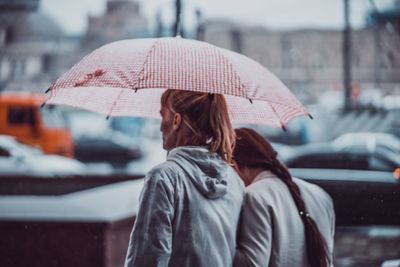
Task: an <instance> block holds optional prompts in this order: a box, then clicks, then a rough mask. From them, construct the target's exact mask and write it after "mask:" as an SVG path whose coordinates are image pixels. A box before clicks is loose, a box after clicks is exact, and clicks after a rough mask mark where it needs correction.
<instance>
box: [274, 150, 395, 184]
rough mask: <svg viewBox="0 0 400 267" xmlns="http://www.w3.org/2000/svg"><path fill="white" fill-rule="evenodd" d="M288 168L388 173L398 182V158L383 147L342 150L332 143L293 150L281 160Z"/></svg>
mask: <svg viewBox="0 0 400 267" xmlns="http://www.w3.org/2000/svg"><path fill="white" fill-rule="evenodd" d="M282 160H283V161H284V162H285V164H286V165H287V166H288V167H289V168H320V169H352V170H371V171H388V172H391V173H393V175H394V176H395V178H397V179H400V173H399V172H400V155H398V154H397V153H395V152H393V151H390V150H388V149H385V148H382V147H378V146H377V147H375V148H374V149H371V148H368V147H367V146H366V145H364V146H362V145H359V146H353V147H346V146H344V147H341V146H337V145H335V144H334V143H322V144H309V145H304V146H298V147H293V148H292V149H291V152H290V153H286V157H284V158H282Z"/></svg>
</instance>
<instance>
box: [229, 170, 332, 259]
mask: <svg viewBox="0 0 400 267" xmlns="http://www.w3.org/2000/svg"><path fill="white" fill-rule="evenodd" d="M293 181H294V182H295V183H296V184H297V186H298V187H299V189H300V192H301V195H302V198H303V200H304V203H305V204H306V206H307V210H308V213H309V214H310V216H311V217H312V218H313V219H314V221H315V222H316V224H317V226H318V229H319V231H320V233H321V235H322V236H323V237H324V239H325V241H326V245H327V251H328V256H329V257H330V259H332V253H333V235H334V227H335V214H334V210H333V204H332V200H331V198H330V196H329V195H328V194H327V193H326V192H325V191H323V190H322V189H321V188H320V187H318V186H316V185H313V184H311V183H308V182H305V181H303V180H300V179H295V178H294V179H293ZM255 237H257V238H255ZM239 240H240V244H239V247H238V253H237V255H236V259H235V266H270V267H273V266H280V267H286V266H287V267H296V266H299V267H300V266H301V267H303V266H309V265H308V260H307V251H306V240H305V231H304V224H303V222H302V219H301V217H300V216H299V212H298V210H297V208H296V205H295V203H294V201H293V199H292V197H291V195H290V192H289V189H288V187H287V185H285V183H284V182H283V181H282V180H281V179H279V178H277V177H276V175H275V174H273V173H271V172H269V171H263V172H261V173H260V174H259V175H258V176H257V177H256V178H255V179H254V181H253V183H252V184H250V185H249V186H248V187H247V188H246V197H245V201H244V204H243V211H242V220H241V222H240V225H239ZM244 255H247V256H244ZM267 263H269V264H268V265H267Z"/></svg>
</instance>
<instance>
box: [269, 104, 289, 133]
mask: <svg viewBox="0 0 400 267" xmlns="http://www.w3.org/2000/svg"><path fill="white" fill-rule="evenodd" d="M267 103H268V105H269V106H270V107H271V109H272V111H273V112H274V113H275V115H276V117H278V120H279V124H280V126H281V128H282V129H284V130H285V129H286V128H285V125H284V124H283V122H282V119H281V118H280V116H279V114H278V112H277V111H276V110H275V108H274V106H273V105H272V104H271V102H270V101H267Z"/></svg>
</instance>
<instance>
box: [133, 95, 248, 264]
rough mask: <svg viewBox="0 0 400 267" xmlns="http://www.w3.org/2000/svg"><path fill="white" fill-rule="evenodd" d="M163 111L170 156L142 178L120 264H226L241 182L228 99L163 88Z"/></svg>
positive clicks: (229, 261)
mask: <svg viewBox="0 0 400 267" xmlns="http://www.w3.org/2000/svg"><path fill="white" fill-rule="evenodd" d="M160 112H161V116H162V121H161V128H160V130H161V132H162V138H163V147H164V149H166V150H167V151H168V156H167V160H166V162H164V163H162V164H160V165H158V166H156V167H154V168H153V169H152V170H151V171H150V172H149V173H148V174H147V175H146V177H145V184H144V188H143V191H142V193H141V197H140V207H139V211H138V214H137V216H136V221H135V224H134V227H133V230H132V233H131V236H130V242H129V247H128V253H127V257H126V261H125V266H126V267H133V266H137V267H146V266H152V267H154V266H179V267H181V266H193V267H196V266H199V267H200V266H201V267H203V266H204V267H210V266H231V265H232V263H233V257H234V254H235V248H236V231H237V224H238V220H239V215H240V209H241V205H242V201H243V197H244V184H243V182H242V180H241V179H240V177H239V176H238V174H237V173H236V172H235V170H234V169H233V168H232V167H231V166H230V165H231V160H232V152H233V146H234V142H235V133H234V131H233V128H232V126H231V122H230V120H229V116H228V110H227V105H226V102H225V98H224V96H223V95H219V94H209V93H196V92H189V91H182V90H180V91H178V90H167V91H166V92H165V93H164V94H163V95H162V98H161V111H160Z"/></svg>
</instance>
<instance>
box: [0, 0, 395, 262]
mask: <svg viewBox="0 0 400 267" xmlns="http://www.w3.org/2000/svg"><path fill="white" fill-rule="evenodd" d="M81 1H82V2H80V1H68V2H70V3H69V4H68V3H67V2H65V3H64V2H63V3H61V2H58V1H54V2H52V1H49V0H21V1H8V0H0V22H1V23H0V234H1V235H2V236H4V239H3V241H0V251H1V253H0V254H1V255H2V256H1V257H0V266H2V267H8V266H13V267H18V266H27V265H29V266H57V267H62V266H74V267H79V266H86V267H90V266H105V267H119V266H123V265H122V264H123V260H124V257H125V253H126V247H127V241H128V238H129V233H130V230H131V228H132V224H133V221H134V217H135V215H136V213H137V208H138V199H139V194H140V190H141V188H142V186H143V177H144V176H145V175H146V173H147V172H148V171H149V170H151V168H153V167H154V166H156V165H157V164H159V163H162V162H163V161H165V159H166V156H167V152H166V151H165V150H164V149H163V144H162V138H161V133H160V118H161V117H160V118H159V119H150V118H145V117H133V116H107V115H103V114H97V113H95V112H92V111H90V110H94V109H93V108H92V107H88V108H87V110H84V109H80V108H77V107H76V106H65V105H50V104H46V101H48V98H49V96H50V95H51V94H53V93H54V92H52V91H51V88H52V86H53V85H54V84H55V82H56V81H57V79H59V78H60V77H62V76H63V74H65V73H66V72H67V71H68V70H69V69H70V68H71V67H72V66H74V65H75V64H76V63H77V62H79V61H80V60H81V59H82V58H84V57H85V56H86V55H88V54H89V53H90V52H91V51H93V50H96V49H97V48H99V47H101V46H103V45H105V44H109V43H111V42H114V41H118V40H125V39H138V38H158V37H175V36H177V35H181V36H182V37H183V38H187V39H195V40H199V41H204V42H207V43H210V44H212V45H215V46H218V47H221V48H224V49H228V50H231V51H233V52H236V53H240V54H243V55H245V56H247V57H249V58H251V59H253V60H255V61H257V62H258V63H260V64H261V65H262V66H264V67H266V68H268V70H270V71H271V73H273V74H274V75H276V76H277V77H278V78H279V79H281V80H282V82H283V83H284V84H285V85H286V86H287V87H288V88H289V89H290V91H291V92H292V93H293V94H294V95H295V96H296V97H297V98H298V99H299V101H300V102H301V103H302V104H304V106H305V107H306V109H307V111H308V112H309V114H310V116H309V117H307V116H302V117H298V118H295V119H293V120H291V121H290V122H289V123H288V124H287V125H286V126H285V129H281V128H278V127H271V126H270V125H256V124H234V126H235V127H250V128H253V129H255V130H257V131H258V132H259V133H260V134H262V136H263V137H264V138H266V139H267V140H269V141H270V142H271V143H272V145H273V147H274V149H275V150H276V152H278V157H279V159H280V160H281V161H282V162H284V163H285V164H286V166H287V167H288V168H289V169H290V170H291V171H292V174H293V175H294V176H297V177H299V178H301V179H305V180H307V181H310V182H314V183H316V184H318V185H320V186H321V187H323V188H324V189H325V190H326V191H327V192H328V193H329V194H330V195H331V196H332V198H333V200H334V203H335V205H337V207H335V208H336V209H337V210H336V212H337V214H338V217H337V225H336V236H335V252H334V255H335V256H334V257H335V258H334V265H335V266H337V267H361V266H371V267H375V266H376V267H393V266H396V267H399V266H400V249H399V247H400V209H399V208H400V205H399V204H400V203H399V201H400V1H399V0H385V1H374V0H370V1H368V0H359V1H354V0H342V1H336V2H340V3H336V2H335V3H333V2H332V3H329V4H328V3H323V4H321V3H319V2H318V1H311V0H307V1H302V6H304V7H306V9H302V8H300V7H299V6H298V5H299V4H298V3H297V2H296V1H289V0H287V1H281V2H279V1H272V0H271V1H264V2H262V3H261V2H260V1H255V0H254V1H253V2H252V1H250V2H249V3H246V5H243V3H242V2H243V1H240V6H241V7H243V6H247V7H248V10H244V8H243V10H239V8H236V9H235V7H236V4H234V3H230V4H229V5H231V4H232V6H231V8H230V9H231V10H230V11H229V12H230V13H229V12H227V10H229V7H224V8H222V9H221V10H222V11H221V10H217V8H218V6H220V5H222V1H221V3H219V2H218V3H213V4H210V3H209V2H208V1H204V2H200V1H190V0H181V1H161V0H159V1H158V0H157V1H151V3H150V2H148V1H140V0H103V1H90V0H81ZM224 3H225V2H224ZM325 5H326V6H325ZM78 6H80V7H78ZM74 8H75V10H77V9H78V10H79V13H80V14H83V13H84V15H81V16H82V17H81V20H78V19H76V20H75V19H72V18H77V14H73V12H74V11H73V10H74ZM181 8H182V9H181ZM267 9H268V12H267ZM51 10H53V13H52V11H51ZM54 10H56V11H54ZM178 10H180V11H181V12H180V13H179V12H178ZM213 10H214V11H215V12H214V11H213ZM305 10H308V11H307V12H313V13H314V14H308V13H307V14H306V13H305V12H306V11H305ZM301 12H303V13H304V14H303V13H301ZM60 13H62V15H60V16H57V14H60ZM64 13H65V14H64ZM228 13H229V14H228ZM241 13H243V16H241ZM293 13H299V14H296V16H295V14H293ZM300 13H301V14H300ZM68 14H69V15H68ZM222 14H224V15H222ZM273 14H276V18H275V16H273ZM66 15H68V16H70V18H71V19H70V20H71V21H69V22H68V21H65V17H66ZM297 15H298V16H297ZM235 16H236V17H235ZM249 17H250V18H254V21H251V19H250V20H249V21H248V22H247V20H248V18H249ZM307 17H309V20H306V21H304V22H302V21H300V20H299V21H297V19H300V18H303V19H304V18H307ZM323 17H326V21H325V20H324V19H323ZM317 18H318V20H319V21H316V19H317ZM63 19H64V21H63ZM179 19H180V20H179ZM329 19H331V20H332V21H331V20H329ZM282 20H283V21H282ZM328 20H329V21H328ZM72 21H74V23H75V26H74V25H73V24H74V23H72ZM296 23H297V24H298V25H299V26H296V27H295V26H293V25H294V24H296ZM78 24H79V25H78ZM68 27H76V29H78V30H76V29H74V28H68ZM111 54H112V55H114V54H113V53H111ZM143 58H145V57H143ZM146 60H147V58H146ZM99 61H101V59H100V60H99ZM221 64H222V63H221ZM230 64H231V65H232V66H233V64H232V63H230ZM89 67H90V68H93V73H89V74H87V73H85V75H83V76H82V77H74V78H76V79H77V81H78V82H77V83H75V85H73V86H72V85H71V87H76V86H77V84H79V83H82V84H83V83H85V82H87V81H89V80H90V79H92V78H99V79H100V80H101V79H102V76H101V75H103V74H104V73H105V71H104V70H102V69H99V68H97V67H98V66H96V65H95V64H94V63H93V66H89ZM134 67H135V68H136V66H134ZM128 68H129V69H130V68H132V69H134V68H133V67H132V66H128ZM115 72H116V73H120V72H121V70H116V71H115ZM250 73H251V74H253V72H251V71H250ZM254 75H255V74H254ZM127 80H129V79H128V78H127ZM240 82H241V85H242V82H243V81H240ZM244 86H248V85H246V84H245V85H243V87H244ZM88 87H90V86H88ZM110 87H116V88H118V86H116V85H115V84H113V86H111V85H110ZM157 88H158V87H157ZM46 90H47V91H46ZM256 91H257V90H256ZM45 92H46V93H45ZM99 94H100V93H99ZM84 98H86V99H87V100H88V101H90V99H91V98H93V95H87V96H85V97H84ZM118 99H119V96H118ZM106 100H107V99H105V101H104V102H106ZM247 100H250V103H251V104H252V103H253V102H252V99H251V98H248V99H246V101H247ZM256 100H258V99H256ZM247 102H248V101H247ZM45 104H46V105H45ZM275 104H276V103H275ZM100 105H101V104H100ZM149 105H150V104H149ZM77 106H78V105H77ZM268 109H272V110H273V109H274V108H273V106H272V105H271V107H268ZM110 112H111V111H110ZM230 112H231V114H230V115H231V116H232V114H233V111H231V110H230ZM288 113H290V112H289V111H287V114H288ZM287 114H285V115H287ZM311 117H312V118H311ZM279 123H280V125H281V126H284V124H283V123H282V121H279ZM347 206H349V207H350V208H349V209H347V208H346V207H347ZM3 251H4V255H3ZM385 261H387V262H386V263H385V264H384V262H385ZM28 262H29V263H28Z"/></svg>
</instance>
